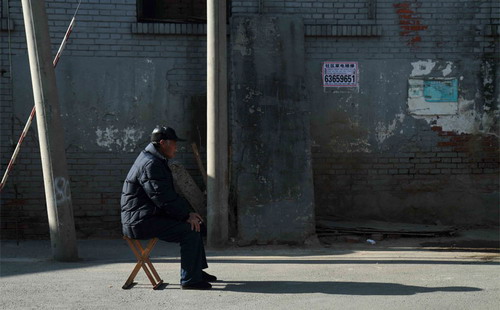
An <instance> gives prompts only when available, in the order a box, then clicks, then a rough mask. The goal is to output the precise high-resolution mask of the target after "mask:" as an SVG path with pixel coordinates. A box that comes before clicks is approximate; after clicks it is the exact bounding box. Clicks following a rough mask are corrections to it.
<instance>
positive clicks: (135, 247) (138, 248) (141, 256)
mask: <svg viewBox="0 0 500 310" xmlns="http://www.w3.org/2000/svg"><path fill="white" fill-rule="evenodd" d="M123 238H124V239H125V240H126V241H127V243H128V245H129V246H130V248H131V249H132V252H133V253H134V255H135V257H136V258H137V264H136V265H135V267H134V269H133V270H132V273H131V274H130V276H129V277H128V279H127V281H126V282H125V284H124V285H123V286H122V288H123V289H127V288H130V286H131V285H132V283H133V281H134V278H135V277H136V276H137V273H138V272H139V269H141V268H142V269H143V270H144V272H145V273H146V276H147V277H148V279H149V281H150V282H151V284H152V285H153V289H155V290H156V289H158V288H159V287H160V285H161V284H163V280H162V279H161V278H160V275H159V274H158V272H156V269H155V268H154V266H153V264H152V263H151V261H150V259H149V254H150V253H151V251H152V250H153V248H154V246H155V245H156V242H158V238H153V239H151V240H150V241H149V242H148V244H147V246H146V249H144V248H143V247H142V245H141V242H140V241H139V240H135V239H130V238H128V237H126V236H124V237H123ZM153 276H154V277H153Z"/></svg>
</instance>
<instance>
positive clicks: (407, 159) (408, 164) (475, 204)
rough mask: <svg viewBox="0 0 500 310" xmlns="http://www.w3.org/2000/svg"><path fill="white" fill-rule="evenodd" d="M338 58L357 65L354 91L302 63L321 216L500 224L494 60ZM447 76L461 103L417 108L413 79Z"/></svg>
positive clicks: (312, 63) (316, 61)
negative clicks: (325, 80)
mask: <svg viewBox="0 0 500 310" xmlns="http://www.w3.org/2000/svg"><path fill="white" fill-rule="evenodd" d="M309 56H311V55H309ZM340 59H342V60H345V61H358V62H359V70H360V77H359V80H360V87H359V89H357V88H353V89H333V88H323V87H322V84H321V74H320V73H319V68H320V67H321V62H320V61H319V59H311V58H309V59H308V61H307V68H308V79H307V80H308V81H309V83H308V85H307V88H308V89H309V90H311V93H310V98H311V128H312V129H311V137H312V140H313V167H314V180H315V201H316V214H317V216H318V217H323V216H334V217H338V218H349V219H354V220H356V219H378V220H385V221H400V222H412V223H428V224H435V223H446V224H456V225H472V224H479V225H484V224H493V225H498V223H499V207H498V206H499V195H498V158H499V152H498V145H499V143H498V142H499V140H498V130H499V128H498V111H499V101H498V84H496V85H493V83H498V82H497V81H498V80H497V78H496V75H497V74H498V72H497V71H498V69H493V68H496V66H497V65H496V63H497V62H498V60H494V59H484V58H481V57H475V56H471V57H470V58H465V59H453V60H437V59H434V60H433V59H423V60H417V61H415V60H412V59H392V60H384V59H379V60H376V59H366V58H365V57H364V56H363V55H362V54H359V56H358V57H355V58H354V57H345V56H344V57H342V58H340ZM327 60H329V61H332V60H339V58H337V57H335V58H334V57H331V58H330V57H329V58H327ZM311 68H315V69H316V70H312V69H311ZM495 70H496V71H495ZM444 77H446V78H450V77H454V78H456V79H457V80H458V99H457V101H456V102H454V103H443V102H426V100H425V98H423V97H422V98H421V103H418V104H417V109H414V107H413V105H412V102H411V100H414V99H412V98H410V97H411V91H409V90H411V88H409V87H411V83H409V81H412V79H421V80H422V81H424V80H435V79H440V78H444ZM493 81H496V82H493ZM488 89H490V90H491V91H490V92H491V94H490V93H488V92H487V91H486V92H485V90H488ZM424 104H425V105H426V107H427V108H426V110H425V111H421V110H419V109H418V107H421V106H424ZM442 104H453V105H454V106H455V108H454V109H448V110H443V109H442V107H440V106H439V105H442ZM419 105H420V106H419ZM443 111H446V112H443Z"/></svg>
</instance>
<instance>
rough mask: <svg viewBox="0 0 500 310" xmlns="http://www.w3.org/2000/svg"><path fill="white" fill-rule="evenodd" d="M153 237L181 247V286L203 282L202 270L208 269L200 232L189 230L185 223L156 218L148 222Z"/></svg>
mask: <svg viewBox="0 0 500 310" xmlns="http://www.w3.org/2000/svg"><path fill="white" fill-rule="evenodd" d="M149 224H150V226H149V228H150V229H151V231H152V232H153V233H154V237H157V238H158V239H160V240H163V241H166V242H175V243H179V244H180V246H181V285H186V284H193V283H196V282H200V281H202V280H203V276H202V272H201V271H202V269H205V268H208V265H207V258H206V256H205V247H204V246H203V238H202V234H201V232H197V231H195V230H191V225H190V224H189V223H187V222H179V221H175V220H172V219H169V218H165V217H157V218H155V219H154V221H150V222H149Z"/></svg>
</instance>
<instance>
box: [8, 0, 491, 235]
mask: <svg viewBox="0 0 500 310" xmlns="http://www.w3.org/2000/svg"><path fill="white" fill-rule="evenodd" d="M5 1H6V0H3V1H2V8H4V7H5V5H4V2H5ZM46 2H47V14H48V18H49V27H50V33H51V42H52V50H53V52H54V54H55V52H56V51H57V49H58V47H59V44H60V42H61V39H62V38H63V36H64V33H65V31H66V28H67V26H68V24H69V21H70V20H71V17H72V15H73V13H74V10H75V9H76V6H77V1H64V0H47V1H46ZM8 4H9V11H10V13H9V18H10V20H11V22H10V25H11V26H12V27H11V29H12V31H10V34H9V32H8V31H7V29H8V25H9V22H8V21H6V19H5V18H6V16H5V14H6V12H5V10H3V9H2V23H1V28H0V36H1V41H0V42H1V51H2V53H1V55H0V60H1V68H0V69H1V70H2V71H1V77H0V86H1V94H0V99H1V102H0V112H1V115H0V121H1V123H0V129H1V132H2V134H1V137H0V143H1V150H0V152H1V162H0V165H1V168H2V169H1V170H2V172H3V171H4V169H5V168H6V165H7V163H8V160H9V158H10V156H11V154H12V151H13V148H14V145H15V143H16V142H17V139H18V137H19V134H20V132H21V130H22V128H23V126H24V123H25V121H26V118H27V117H28V114H29V110H26V111H20V110H19V107H17V108H16V107H14V104H13V102H14V98H13V96H14V94H13V86H12V80H11V77H12V76H13V75H14V76H15V75H16V74H17V72H11V69H10V61H9V60H10V59H14V60H15V61H19V59H22V58H23V57H25V61H26V62H27V56H26V42H25V41H26V40H25V34H24V26H23V18H22V10H21V4H20V2H19V1H12V0H11V1H8ZM231 14H232V15H233V16H238V15H253V14H270V15H273V14H274V15H280V14H286V15H292V16H294V17H297V18H300V19H302V21H303V23H304V25H305V32H306V37H305V54H306V59H305V61H306V64H307V66H308V68H307V70H308V72H309V73H308V76H307V78H308V79H309V80H310V82H309V84H308V92H310V93H311V95H310V97H309V102H310V105H311V107H310V110H311V113H312V116H313V117H314V114H315V113H316V114H322V113H323V112H324V111H325V108H324V107H323V106H322V105H325V104H326V103H325V102H327V103H328V104H331V105H332V106H333V107H339V106H341V104H336V103H332V101H331V100H332V99H331V98H329V96H330V95H331V93H328V92H324V90H323V89H322V88H321V87H319V88H318V86H317V85H319V81H318V79H319V74H318V72H320V69H319V68H320V64H321V62H322V61H327V60H352V59H355V60H358V61H360V63H361V64H362V65H364V64H363V62H367V61H380V63H382V62H383V61H391V60H393V59H399V60H404V61H408V62H412V61H416V60H420V59H434V60H442V61H454V62H456V63H458V64H459V66H462V67H466V66H467V64H468V63H470V62H471V61H477V60H478V59H490V60H492V63H496V66H497V67H498V55H499V53H500V49H499V44H498V38H499V37H498V33H499V32H498V25H499V24H500V16H499V15H500V4H499V3H498V1H493V0H490V1H472V0H464V1H430V0H423V1H388V0H376V1H375V0H355V1H347V2H345V1H344V2H342V1H286V0H276V1H273V0H263V1H259V0H253V1H231ZM229 26H231V24H230V25H229ZM205 31H206V30H205V29H204V28H203V27H201V28H200V26H199V25H186V26H182V25H176V24H157V25H151V24H145V23H137V21H136V2H135V1H134V0H122V1H118V0H116V1H113V0H107V1H106V0H88V1H83V2H82V5H81V7H80V11H79V13H78V16H77V21H76V26H75V29H74V31H73V33H72V35H71V39H70V41H69V42H68V44H67V46H66V50H65V52H64V54H63V57H62V59H61V63H64V62H66V63H70V62H71V60H72V59H77V58H78V57H90V58H92V59H117V58H127V57H129V58H130V57H131V58H137V59H145V58H147V59H159V60H160V59H169V60H171V61H172V63H173V67H172V70H170V71H169V72H168V77H169V79H170V81H172V80H174V81H175V83H173V84H170V85H169V87H171V88H170V89H169V91H170V92H175V93H176V94H178V93H183V94H185V95H186V98H189V96H200V95H203V92H204V89H205V87H206V85H205V74H206V73H205V71H204V69H201V70H200V68H204V67H205V53H206V42H205V40H206V39H205V36H204V34H205ZM228 32H229V31H228ZM229 54H230V53H229ZM14 65H15V64H14ZM462 69H463V68H462ZM462 69H460V68H459V69H457V70H458V72H460V70H462ZM195 70H197V71H196V72H194V71H195ZM198 70H199V71H198ZM464 70H465V69H464ZM464 70H462V71H464ZM495 70H497V72H498V69H495ZM467 72H475V73H476V74H477V75H480V74H481V73H480V69H479V68H475V69H473V70H469V71H467ZM397 78H398V77H396V79H397ZM25 82H27V83H29V81H25ZM405 85H406V84H405ZM26 91H31V90H30V88H26ZM397 91H398V92H399V93H403V94H404V93H406V92H407V89H406V88H405V87H401V88H400V89H398V90H397ZM485 92H486V90H485ZM485 92H483V91H479V94H481V93H485ZM317 93H322V95H321V96H320V95H318V94H317ZM356 96H358V97H359V98H358V97H356V98H358V99H357V100H358V104H366V103H368V104H372V105H373V104H375V103H380V102H383V100H382V101H380V100H379V101H377V102H372V101H370V100H368V99H366V98H365V97H363V96H362V95H356ZM491 96H492V98H493V99H491V100H490V101H491V102H493V103H492V104H491V109H493V110H498V109H497V107H496V101H495V100H498V89H496V90H495V89H493V93H492V94H491ZM186 100H188V99H186ZM186 100H185V101H181V103H180V104H179V106H180V108H179V111H180V112H179V115H180V116H179V117H180V118H181V119H182V118H184V119H190V120H194V119H197V116H196V115H197V113H198V111H197V110H195V109H193V108H192V107H190V106H189V104H187V103H189V102H188V101H186ZM328 100H330V101H328ZM488 100H489V99H487V98H486V99H484V100H483V101H488ZM386 101H387V104H386V105H389V104H392V103H389V102H392V99H391V98H388V99H386ZM233 104H237V103H233ZM26 105H27V106H30V105H31V104H30V103H27V104H26ZM397 105H401V106H404V105H405V102H403V101H401V100H400V101H399V102H397ZM353 106H354V104H353ZM481 106H482V105H481ZM340 108H342V109H343V108H344V106H341V107H340ZM346 110H347V114H348V115H349V116H350V117H352V118H356V117H359V115H360V112H363V113H365V114H364V115H367V114H366V113H367V112H368V111H367V110H363V111H361V110H355V109H354V108H351V109H350V110H348V109H347V108H346ZM369 111H374V112H373V113H372V119H371V120H369V121H370V122H376V120H383V119H384V118H385V116H384V112H383V111H378V110H376V109H374V110H369ZM195 114H196V115H195ZM368 114H369V113H368ZM64 120H65V119H63V121H64ZM66 121H67V119H66ZM362 121H363V120H361V123H363V122H362ZM367 122H368V121H367ZM405 126H406V125H405ZM407 126H409V127H411V128H412V130H410V132H411V135H407V134H405V135H402V136H399V137H397V139H396V140H394V141H395V142H391V143H389V146H385V145H382V146H380V148H376V149H375V150H373V151H372V152H371V153H369V154H367V153H363V152H352V153H346V152H342V151H339V150H332V148H331V147H328V146H327V145H325V144H317V145H316V146H314V147H313V169H314V183H315V184H314V185H315V199H316V212H317V214H318V215H320V216H321V215H332V214H333V215H337V214H344V215H345V216H352V217H356V216H357V215H359V214H364V216H366V217H370V218H379V219H389V220H408V221H415V220H418V221H423V222H432V221H434V220H435V218H436V216H435V214H436V211H435V210H433V208H439V204H441V203H444V201H442V200H439V201H437V202H436V203H435V204H431V203H430V204H429V205H432V206H431V207H429V208H418V207H415V208H413V209H412V208H411V207H408V208H404V209H401V210H398V209H397V208H388V209H380V205H383V204H384V203H387V204H397V203H398V202H400V201H397V200H396V199H394V196H397V195H400V196H404V195H408V193H423V195H424V196H425V195H427V194H428V195H430V196H428V197H435V196H432V195H433V194H432V193H436V190H437V189H443V188H444V189H445V190H447V189H449V187H455V188H458V189H463V187H460V186H458V187H457V184H465V186H466V188H467V191H471V192H474V193H475V194H477V195H476V196H478V197H486V198H484V199H483V200H482V201H483V205H482V206H480V207H481V208H490V209H491V208H492V207H491V205H492V202H493V203H494V202H495V201H496V202H498V177H497V176H498V139H497V138H496V137H494V136H491V134H488V133H486V134H483V135H477V134H457V133H455V132H451V131H447V130H445V129H444V130H443V129H440V128H439V126H434V127H432V126H428V125H427V124H423V123H422V122H420V121H415V122H413V123H407ZM334 128H335V129H338V128H339V127H338V126H337V127H334ZM495 128H498V127H495ZM404 129H405V130H406V129H407V128H406V127H405V128H404ZM182 131H183V132H188V131H189V129H188V128H183V129H182ZM201 135H203V132H202V133H201ZM313 135H314V131H313ZM312 138H313V139H316V138H317V137H315V136H313V137H312ZM370 139H372V140H373V137H372V138H370ZM351 142H352V141H351ZM354 142H355V141H354ZM67 144H68V148H67V152H68V153H67V158H68V164H69V167H68V168H69V174H70V177H71V189H72V196H73V207H74V212H75V222H76V227H77V230H78V236H79V237H87V238H93V237H109V236H113V237H117V236H119V235H120V223H119V195H120V191H121V183H122V181H123V179H124V177H125V175H126V173H127V171H128V169H129V167H130V165H131V163H132V162H133V160H134V158H135V157H136V155H137V152H138V151H139V150H140V149H141V148H142V147H143V146H144V145H145V140H144V139H143V140H141V142H140V143H138V145H137V147H136V148H135V151H131V152H111V151H108V150H106V149H100V150H99V149H95V148H94V149H90V150H89V149H85V148H80V147H79V146H78V145H72V144H71V143H69V142H68V141H67ZM178 159H179V160H180V161H181V162H182V163H183V164H184V165H185V166H186V167H187V168H188V170H189V171H190V173H191V174H192V175H194V177H195V179H196V181H197V182H198V184H200V186H201V185H202V182H201V178H200V176H199V172H198V169H197V166H196V162H195V160H194V158H193V155H192V154H191V152H190V151H189V148H186V149H184V150H181V152H180V153H179V157H178ZM446 184H448V185H446ZM346 193H347V194H346ZM372 193H379V194H376V195H372ZM384 193H391V195H392V196H388V195H385V194H384ZM429 193H430V194H429ZM438 194H439V192H438ZM438 194H436V195H438ZM450 195H452V194H449V192H447V194H446V195H445V197H446V198H449V197H450ZM481 195H482V196H481ZM495 196H496V197H497V198H495ZM366 197H368V198H366ZM391 197H392V198H391ZM419 197H423V196H419ZM390 199H394V201H390ZM419 199H420V201H421V202H423V203H426V202H427V201H426V200H425V199H426V198H425V197H424V198H419ZM481 199H482V198H481ZM495 199H496V200H495ZM377 200H379V201H378V202H377V203H378V204H377V203H375V202H376V201H377ZM367 201H368V202H370V201H374V203H373V204H370V203H367ZM477 201H478V200H474V201H473V202H477ZM363 205H364V206H363ZM497 205H498V203H497ZM367 210H369V211H367ZM408 210H410V211H408ZM464 210H465V211H464ZM459 211H460V212H462V214H463V212H465V213H467V212H469V211H470V210H468V209H463V208H462V209H459ZM446 212H448V211H446ZM438 213H439V212H438ZM0 215H1V237H2V238H47V237H48V225H47V216H46V210H45V201H44V194H43V182H42V175H41V167H40V155H39V150H38V143H37V136H36V126H35V124H33V125H32V128H31V130H30V133H29V134H28V137H27V139H26V141H25V143H24V146H23V148H22V150H21V152H20V154H19V158H18V161H17V164H16V166H15V168H14V172H13V173H12V175H11V176H10V179H9V181H8V184H7V186H6V188H5V190H4V192H2V197H1V210H0ZM450 218H453V216H451V217H450ZM471 218H474V217H471ZM475 219H476V218H475ZM477 221H478V222H481V219H477Z"/></svg>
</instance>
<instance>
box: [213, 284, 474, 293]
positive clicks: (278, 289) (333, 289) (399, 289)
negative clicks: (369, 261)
mask: <svg viewBox="0 0 500 310" xmlns="http://www.w3.org/2000/svg"><path fill="white" fill-rule="evenodd" d="M218 284H224V285H225V287H223V286H219V285H218ZM213 285H214V286H213V289H214V290H221V291H231V292H241V293H262V294H311V293H323V294H338V295H415V294H419V293H432V292H457V293H458V292H477V291H482V289H480V288H477V287H467V286H445V287H422V286H413V285H404V284H397V283H379V282H335V281H327V282H300V281H241V282H235V281H220V282H216V283H213Z"/></svg>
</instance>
